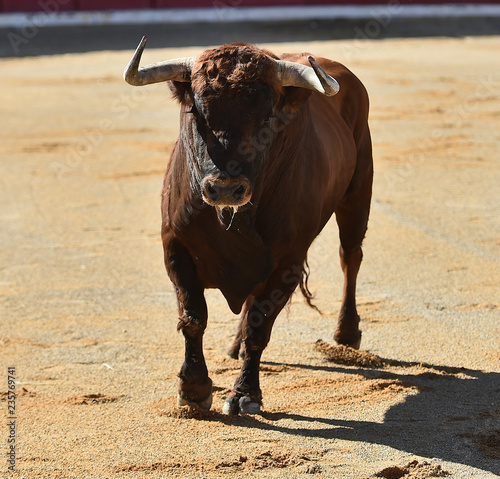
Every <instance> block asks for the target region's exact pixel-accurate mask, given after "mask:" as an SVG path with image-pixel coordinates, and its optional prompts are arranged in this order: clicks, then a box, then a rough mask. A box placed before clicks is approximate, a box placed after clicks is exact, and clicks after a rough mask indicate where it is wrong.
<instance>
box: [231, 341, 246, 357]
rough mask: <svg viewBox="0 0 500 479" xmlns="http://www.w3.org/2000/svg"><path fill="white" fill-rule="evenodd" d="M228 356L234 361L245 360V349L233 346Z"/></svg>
mask: <svg viewBox="0 0 500 479" xmlns="http://www.w3.org/2000/svg"><path fill="white" fill-rule="evenodd" d="M227 354H228V356H229V357H230V358H232V359H241V360H242V361H243V359H245V348H244V347H243V346H240V344H238V345H232V346H231V347H230V348H229V351H228V352H227Z"/></svg>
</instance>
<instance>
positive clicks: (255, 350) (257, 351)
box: [222, 268, 302, 415]
mask: <svg viewBox="0 0 500 479" xmlns="http://www.w3.org/2000/svg"><path fill="white" fill-rule="evenodd" d="M293 271H302V270H301V269H300V268H288V269H280V270H279V271H277V272H275V273H273V275H272V276H271V278H270V279H269V281H268V283H267V284H266V286H265V288H264V289H263V291H261V292H260V294H257V295H256V297H255V299H254V300H253V302H252V303H251V304H248V305H247V306H248V308H247V311H246V315H245V316H244V317H243V318H242V321H241V340H242V343H243V347H244V353H245V357H244V360H243V366H242V368H241V371H240V374H239V376H238V378H237V380H236V382H235V384H234V388H233V391H232V392H231V394H230V395H229V397H228V398H227V399H226V401H225V403H224V407H223V410H222V412H223V413H224V414H229V415H237V414H239V413H241V414H258V413H259V412H260V407H261V405H262V392H261V389H260V381H259V368H260V359H261V356H262V352H263V351H264V349H265V347H266V346H267V344H268V342H269V339H270V337H271V330H272V327H273V324H274V321H275V319H276V317H277V316H278V314H279V312H280V311H281V310H282V309H283V307H284V306H285V304H286V303H287V301H288V299H289V298H290V295H291V294H292V293H293V291H294V290H295V288H296V287H297V284H298V282H299V278H300V276H298V274H295V275H294V273H293Z"/></svg>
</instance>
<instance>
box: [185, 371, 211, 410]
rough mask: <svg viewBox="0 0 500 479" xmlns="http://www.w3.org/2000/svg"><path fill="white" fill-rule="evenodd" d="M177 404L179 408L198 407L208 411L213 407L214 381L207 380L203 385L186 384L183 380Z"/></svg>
mask: <svg viewBox="0 0 500 479" xmlns="http://www.w3.org/2000/svg"><path fill="white" fill-rule="evenodd" d="M177 404H178V405H179V406H192V405H196V406H198V407H200V408H201V409H205V410H207V411H208V410H209V409H210V407H211V406H212V380H211V379H210V378H206V379H205V381H204V382H203V383H202V384H186V383H185V382H184V381H183V380H182V379H181V380H180V381H179V393H178V395H177Z"/></svg>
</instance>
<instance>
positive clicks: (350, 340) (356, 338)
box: [333, 331, 361, 349]
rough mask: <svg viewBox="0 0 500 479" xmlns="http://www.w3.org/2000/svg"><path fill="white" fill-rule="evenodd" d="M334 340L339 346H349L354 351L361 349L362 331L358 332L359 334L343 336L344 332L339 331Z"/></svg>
mask: <svg viewBox="0 0 500 479" xmlns="http://www.w3.org/2000/svg"><path fill="white" fill-rule="evenodd" d="M333 339H334V340H335V342H336V343H337V344H340V345H342V346H349V347H351V348H353V349H359V346H360V345H361V331H358V332H357V334H343V333H342V332H339V331H337V332H336V333H335V334H334V336H333Z"/></svg>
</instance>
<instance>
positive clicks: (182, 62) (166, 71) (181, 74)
mask: <svg viewBox="0 0 500 479" xmlns="http://www.w3.org/2000/svg"><path fill="white" fill-rule="evenodd" d="M146 40H147V39H146V37H142V40H141V42H140V43H139V46H138V47H137V50H136V51H135V53H134V55H133V57H132V59H131V60H130V62H129V64H128V65H127V68H125V71H124V72H123V79H124V80H125V81H126V82H127V83H129V84H130V85H134V86H143V85H149V84H151V83H159V82H164V81H167V80H175V81H180V82H189V81H190V78H191V67H192V65H193V61H194V58H192V57H186V58H176V59H174V60H165V61H163V62H158V63H153V64H152V65H147V66H145V67H142V68H139V63H140V61H141V56H142V52H143V51H144V47H145V46H146Z"/></svg>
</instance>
